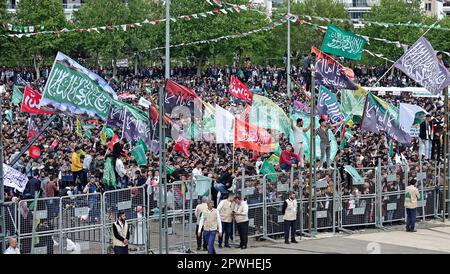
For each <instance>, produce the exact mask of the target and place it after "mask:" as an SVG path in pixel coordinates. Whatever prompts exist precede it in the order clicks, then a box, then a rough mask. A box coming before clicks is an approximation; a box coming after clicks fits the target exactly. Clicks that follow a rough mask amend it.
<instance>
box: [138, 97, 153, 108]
mask: <svg viewBox="0 0 450 274" xmlns="http://www.w3.org/2000/svg"><path fill="white" fill-rule="evenodd" d="M138 104H139V105H140V106H143V107H144V108H150V105H151V103H150V101H148V100H147V99H145V98H144V97H141V98H139V103H138Z"/></svg>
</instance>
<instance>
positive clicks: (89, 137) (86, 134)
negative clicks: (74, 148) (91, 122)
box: [83, 129, 92, 139]
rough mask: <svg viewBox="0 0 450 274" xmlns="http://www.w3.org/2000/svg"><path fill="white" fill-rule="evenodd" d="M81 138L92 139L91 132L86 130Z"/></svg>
mask: <svg viewBox="0 0 450 274" xmlns="http://www.w3.org/2000/svg"><path fill="white" fill-rule="evenodd" d="M83 137H86V138H88V139H91V137H92V131H91V130H90V129H86V130H85V131H84V135H83Z"/></svg>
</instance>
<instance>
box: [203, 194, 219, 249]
mask: <svg viewBox="0 0 450 274" xmlns="http://www.w3.org/2000/svg"><path fill="white" fill-rule="evenodd" d="M207 205H208V208H207V209H206V210H203V211H202V216H201V217H200V223H199V225H198V229H197V235H198V236H199V237H200V236H201V235H202V228H203V233H205V238H206V239H207V240H208V254H216V250H215V249H214V241H215V240H216V232H219V237H222V222H221V220H220V215H219V211H218V210H217V209H215V208H214V202H213V201H212V200H208V202H207Z"/></svg>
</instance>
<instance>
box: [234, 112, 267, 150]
mask: <svg viewBox="0 0 450 274" xmlns="http://www.w3.org/2000/svg"><path fill="white" fill-rule="evenodd" d="M271 143H272V136H270V133H269V132H267V130H265V129H263V128H260V127H257V126H255V125H252V124H250V123H248V122H247V121H245V120H241V119H238V118H236V119H235V127H234V146H235V147H240V148H246V149H249V150H253V151H257V152H261V153H267V152H270V151H271Z"/></svg>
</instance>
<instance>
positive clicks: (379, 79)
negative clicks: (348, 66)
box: [372, 20, 439, 87]
mask: <svg viewBox="0 0 450 274" xmlns="http://www.w3.org/2000/svg"><path fill="white" fill-rule="evenodd" d="M437 22H439V20H436V22H434V23H433V25H431V26H430V27H429V28H428V29H427V30H426V31H425V32H424V33H423V34H422V35H421V36H420V37H419V38H417V39H420V38H422V37H423V36H425V34H427V33H428V32H429V31H430V30H431V29H432V28H433V27H434V25H435V24H436V23H437ZM396 63H397V61H395V62H394V63H393V64H392V65H391V67H390V68H389V69H388V70H386V72H385V73H384V74H383V75H381V77H380V78H378V80H377V81H376V82H375V84H373V85H372V87H374V86H376V85H377V84H378V83H379V82H380V81H381V79H383V78H384V77H385V76H386V75H387V74H388V72H389V71H391V69H392V68H393V67H394V66H395V64H396Z"/></svg>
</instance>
